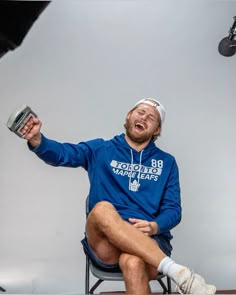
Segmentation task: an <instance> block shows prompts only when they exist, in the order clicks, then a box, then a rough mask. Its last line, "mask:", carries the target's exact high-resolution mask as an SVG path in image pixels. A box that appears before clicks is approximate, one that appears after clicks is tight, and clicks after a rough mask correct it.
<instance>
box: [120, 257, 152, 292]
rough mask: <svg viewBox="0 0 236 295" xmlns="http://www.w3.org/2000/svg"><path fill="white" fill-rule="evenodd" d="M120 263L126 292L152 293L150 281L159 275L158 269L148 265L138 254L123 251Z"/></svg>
mask: <svg viewBox="0 0 236 295" xmlns="http://www.w3.org/2000/svg"><path fill="white" fill-rule="evenodd" d="M119 265H120V268H121V270H122V273H123V277H124V281H125V287H126V294H136V295H144V294H151V288H150V286H149V281H150V280H151V279H154V278H155V277H156V275H157V270H156V269H155V268H154V267H153V266H150V265H147V264H146V263H145V262H144V261H143V260H141V259H140V258H138V257H137V256H133V255H130V254H126V253H122V254H121V255H120V260H119Z"/></svg>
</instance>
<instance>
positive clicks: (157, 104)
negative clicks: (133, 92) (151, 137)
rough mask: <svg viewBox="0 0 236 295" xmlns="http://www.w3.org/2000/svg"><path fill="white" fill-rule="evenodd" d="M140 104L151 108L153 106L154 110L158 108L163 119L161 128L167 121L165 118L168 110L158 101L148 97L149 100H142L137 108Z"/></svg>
mask: <svg viewBox="0 0 236 295" xmlns="http://www.w3.org/2000/svg"><path fill="white" fill-rule="evenodd" d="M140 103H146V104H149V105H151V106H153V107H154V108H156V109H157V110H158V112H159V114H160V118H161V126H162V124H163V122H164V120H165V116H166V110H165V108H164V106H163V105H162V104H161V103H160V102H159V101H158V100H156V99H154V98H151V97H148V98H143V99H141V100H139V101H138V102H137V103H136V104H135V107H136V106H137V105H139V104H140Z"/></svg>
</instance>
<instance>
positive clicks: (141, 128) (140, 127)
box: [135, 122, 145, 131]
mask: <svg viewBox="0 0 236 295" xmlns="http://www.w3.org/2000/svg"><path fill="white" fill-rule="evenodd" d="M135 128H136V129H138V130H139V131H143V130H145V125H144V124H142V123H140V122H136V123H135Z"/></svg>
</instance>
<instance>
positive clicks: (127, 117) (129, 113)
mask: <svg viewBox="0 0 236 295" xmlns="http://www.w3.org/2000/svg"><path fill="white" fill-rule="evenodd" d="M130 115H131V111H129V112H128V114H127V116H126V120H127V119H129V118H130Z"/></svg>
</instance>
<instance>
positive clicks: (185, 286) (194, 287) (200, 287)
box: [177, 269, 216, 295]
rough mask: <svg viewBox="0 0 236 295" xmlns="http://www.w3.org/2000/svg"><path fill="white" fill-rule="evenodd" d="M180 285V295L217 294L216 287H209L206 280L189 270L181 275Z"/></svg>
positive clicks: (178, 288)
mask: <svg viewBox="0 0 236 295" xmlns="http://www.w3.org/2000/svg"><path fill="white" fill-rule="evenodd" d="M178 281H180V283H179V284H178V287H177V290H178V291H179V293H180V294H199V295H201V294H204V295H205V294H215V292H216V287H215V286H214V285H208V284H206V282H205V281H204V279H203V278H202V277H201V276H200V275H198V274H195V273H193V272H192V271H190V270H189V269H187V270H186V271H184V272H183V273H182V274H180V275H179V280H178Z"/></svg>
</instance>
